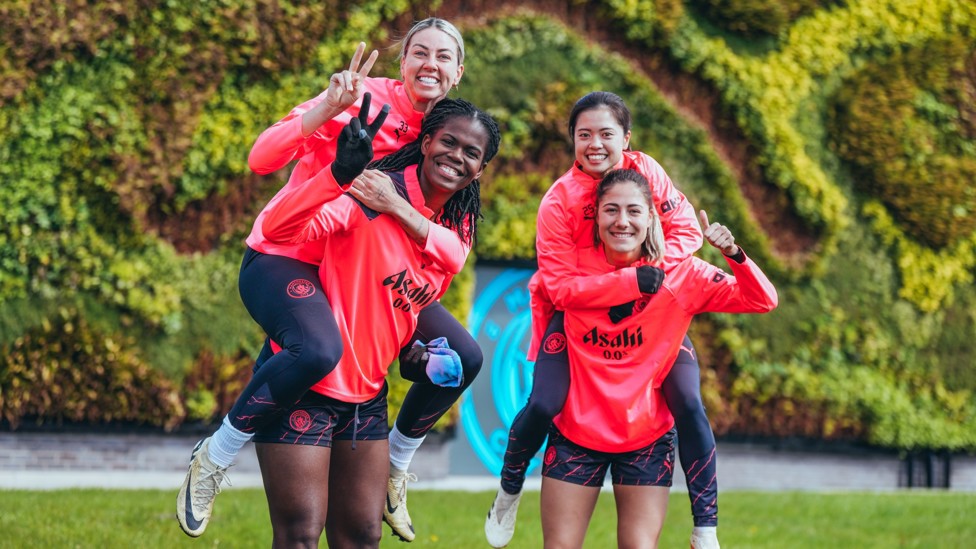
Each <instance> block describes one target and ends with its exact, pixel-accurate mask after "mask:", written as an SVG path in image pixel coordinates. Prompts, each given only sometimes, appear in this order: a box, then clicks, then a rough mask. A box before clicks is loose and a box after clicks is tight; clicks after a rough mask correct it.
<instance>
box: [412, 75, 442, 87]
mask: <svg viewBox="0 0 976 549" xmlns="http://www.w3.org/2000/svg"><path fill="white" fill-rule="evenodd" d="M417 80H420V82H422V83H424V84H430V85H436V84H437V83H438V82H439V80H437V79H436V78H434V77H433V76H421V77H420V78H418V79H417Z"/></svg>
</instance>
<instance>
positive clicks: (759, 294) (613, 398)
mask: <svg viewBox="0 0 976 549" xmlns="http://www.w3.org/2000/svg"><path fill="white" fill-rule="evenodd" d="M742 259H743V261H742V263H738V262H736V261H735V260H733V259H731V258H726V260H727V262H728V264H729V266H730V267H731V269H732V273H733V275H729V274H727V273H725V272H724V271H722V270H721V269H719V268H718V267H715V266H713V265H711V264H709V263H707V262H705V261H702V260H701V259H698V258H697V257H688V258H686V259H684V260H683V261H681V262H679V263H678V264H677V265H675V266H674V267H672V268H671V270H670V271H669V272H668V276H667V278H666V279H665V280H664V284H663V285H662V286H661V289H660V290H659V291H658V292H657V293H656V294H653V295H647V296H643V297H641V298H640V299H639V300H638V301H637V303H636V304H635V307H634V310H635V313H634V314H633V315H631V316H629V317H627V318H625V319H624V320H622V321H621V322H620V323H618V324H614V323H613V322H611V321H610V319H609V317H608V311H609V308H608V307H593V308H567V309H566V311H565V312H566V323H565V327H566V340H567V343H568V349H569V365H570V376H571V378H572V380H573V382H572V383H571V384H570V388H569V395H568V397H567V399H566V404H565V406H564V407H563V409H562V411H561V412H560V414H559V415H557V416H556V418H555V419H554V423H555V424H556V427H558V428H559V430H560V432H562V433H563V435H565V436H566V437H567V438H569V439H570V440H572V441H573V442H575V443H577V444H580V445H582V446H585V447H587V448H590V449H593V450H598V451H602V452H614V453H617V452H629V451H632V450H636V449H639V448H643V447H645V446H647V445H649V444H651V443H652V442H653V441H655V440H657V439H658V438H659V437H661V436H662V435H663V434H664V433H666V432H667V431H668V430H669V429H671V427H672V426H673V425H674V419H673V417H672V416H671V412H670V411H669V410H668V407H667V403H666V402H665V401H664V397H663V395H662V393H661V383H662V382H663V381H664V378H665V377H667V375H668V373H669V372H670V371H671V366H672V364H673V363H674V360H675V358H677V355H678V352H679V351H680V348H681V341H682V340H683V339H684V335H685V332H686V331H687V330H688V326H689V325H690V324H691V320H692V318H693V317H694V315H696V314H698V313H705V312H725V313H764V312H768V311H771V310H773V309H774V308H775V307H776V305H777V304H778V297H777V295H776V289H775V288H774V287H773V284H772V283H771V282H770V281H769V279H768V278H766V275H765V274H763V272H762V271H761V270H760V269H759V267H758V266H757V265H756V264H755V263H754V262H753V261H752V260H751V259H749V258H748V257H745V255H744V254H743V257H742ZM580 271H581V272H582V273H583V274H588V275H594V274H612V272H613V271H614V267H612V266H611V265H609V264H608V263H607V262H606V259H605V256H604V253H603V249H602V248H601V247H596V248H594V247H591V248H588V249H586V250H581V252H580Z"/></svg>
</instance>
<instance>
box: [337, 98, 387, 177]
mask: <svg viewBox="0 0 976 549" xmlns="http://www.w3.org/2000/svg"><path fill="white" fill-rule="evenodd" d="M371 102H372V96H371V95H370V94H369V93H366V94H365V95H363V104H362V105H361V106H360V107H359V116H357V117H355V118H353V119H352V120H350V121H349V124H347V125H346V127H345V128H342V132H341V133H339V139H338V140H337V141H336V158H335V161H334V162H332V175H333V176H335V180H336V182H337V183H339V184H340V185H346V184H348V183H350V182H352V180H353V179H355V178H356V176H357V175H359V174H361V173H363V170H364V169H366V165H367V164H369V163H370V161H371V160H373V138H374V137H376V133H377V132H378V131H380V128H381V127H383V122H385V121H386V116H387V115H388V114H389V113H390V106H389V105H383V108H382V109H380V112H379V114H377V115H376V118H374V119H373V122H372V123H370V122H369V121H368V116H369V106H370V103H371Z"/></svg>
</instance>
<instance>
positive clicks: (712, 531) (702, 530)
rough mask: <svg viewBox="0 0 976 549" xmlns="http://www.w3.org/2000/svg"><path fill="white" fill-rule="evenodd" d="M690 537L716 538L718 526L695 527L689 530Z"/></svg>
mask: <svg viewBox="0 0 976 549" xmlns="http://www.w3.org/2000/svg"><path fill="white" fill-rule="evenodd" d="M691 533H692V535H695V534H698V535H700V536H708V537H712V538H713V537H716V536H717V534H718V526H695V527H694V528H692V529H691Z"/></svg>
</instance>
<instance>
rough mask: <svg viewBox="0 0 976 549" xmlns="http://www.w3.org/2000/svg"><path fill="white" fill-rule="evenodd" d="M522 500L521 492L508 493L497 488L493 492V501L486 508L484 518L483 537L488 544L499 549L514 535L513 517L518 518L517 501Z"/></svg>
mask: <svg viewBox="0 0 976 549" xmlns="http://www.w3.org/2000/svg"><path fill="white" fill-rule="evenodd" d="M521 500H522V492H519V493H517V494H514V495H513V494H509V493H507V492H505V491H504V490H502V489H501V488H499V489H498V493H497V494H495V501H493V502H492V503H491V509H489V510H488V517H487V518H486V519H485V537H486V538H487V539H488V545H491V546H492V547H495V548H496V549H499V548H501V547H505V546H506V545H508V542H510V541H512V536H514V535H515V519H516V518H518V506H519V501H521Z"/></svg>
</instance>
